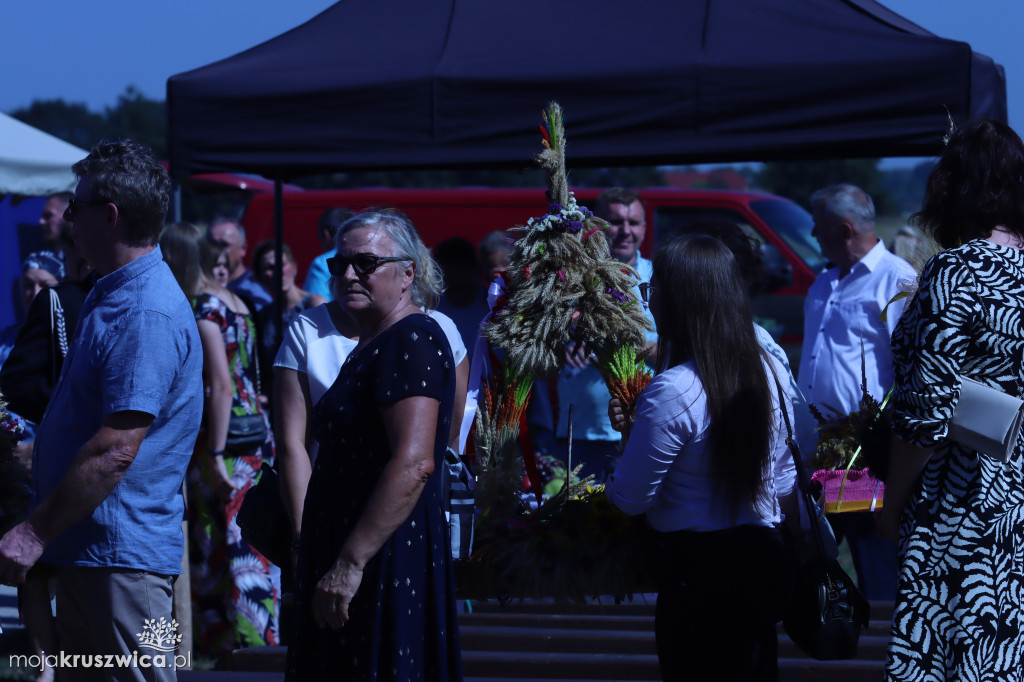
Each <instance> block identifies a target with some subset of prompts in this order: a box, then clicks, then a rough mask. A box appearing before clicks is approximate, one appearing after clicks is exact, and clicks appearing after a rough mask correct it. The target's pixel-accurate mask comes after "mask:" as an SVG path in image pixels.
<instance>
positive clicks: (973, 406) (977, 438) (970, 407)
mask: <svg viewBox="0 0 1024 682" xmlns="http://www.w3.org/2000/svg"><path fill="white" fill-rule="evenodd" d="M961 382H962V383H961V386H960V402H958V403H957V406H956V410H954V412H953V419H952V420H951V421H950V424H949V437H950V438H951V439H953V440H955V441H956V442H957V443H959V444H960V445H963V446H964V447H967V448H970V449H971V450H975V451H977V452H980V453H982V454H985V455H988V456H989V457H992V458H993V459H997V460H999V461H1000V462H1005V461H1006V460H1008V459H1009V458H1010V454H1011V453H1013V449H1014V447H1016V445H1017V437H1018V436H1019V435H1020V425H1021V419H1022V417H1024V400H1021V399H1020V398H1017V397H1014V396H1012V395H1007V394H1006V393H1003V392H1002V391H1000V390H999V389H996V388H992V387H991V386H988V385H986V384H982V383H979V382H977V381H975V380H974V379H968V378H967V377H963V378H962V379H961Z"/></svg>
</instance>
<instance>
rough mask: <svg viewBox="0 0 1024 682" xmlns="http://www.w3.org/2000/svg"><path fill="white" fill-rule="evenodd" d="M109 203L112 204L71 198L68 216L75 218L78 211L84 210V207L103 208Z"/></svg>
mask: <svg viewBox="0 0 1024 682" xmlns="http://www.w3.org/2000/svg"><path fill="white" fill-rule="evenodd" d="M108 203H110V202H109V201H104V200H103V199H79V198H78V197H71V198H70V199H68V209H67V214H68V215H72V216H73V215H75V213H76V212H77V211H78V209H80V208H82V207H83V206H102V205H103V204H108Z"/></svg>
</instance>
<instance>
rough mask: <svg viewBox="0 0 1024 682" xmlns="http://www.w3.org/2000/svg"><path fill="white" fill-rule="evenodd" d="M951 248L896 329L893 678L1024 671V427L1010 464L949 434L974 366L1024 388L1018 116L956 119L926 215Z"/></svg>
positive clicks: (1022, 163) (888, 494)
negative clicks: (959, 122) (1008, 120)
mask: <svg viewBox="0 0 1024 682" xmlns="http://www.w3.org/2000/svg"><path fill="white" fill-rule="evenodd" d="M918 219H919V221H920V223H921V225H922V226H923V227H924V228H925V229H926V230H928V231H930V232H931V233H932V236H934V237H935V239H936V241H937V242H938V243H939V244H940V245H941V246H943V247H945V249H946V250H945V251H943V252H941V253H939V254H938V255H936V256H935V257H934V258H932V260H931V261H929V263H928V264H927V265H926V266H925V269H924V271H923V272H922V274H921V281H920V286H919V288H918V291H917V295H916V296H915V298H914V300H913V302H912V303H911V304H910V305H909V306H908V308H907V310H906V312H904V314H903V317H902V318H901V319H900V322H899V325H898V326H897V327H896V330H895V332H894V333H893V339H892V347H893V356H894V360H895V363H894V364H895V368H896V384H895V390H894V391H893V432H894V438H893V441H892V451H891V453H890V458H891V471H890V474H889V479H888V481H887V484H886V490H885V507H884V509H883V511H882V515H881V518H880V519H879V524H878V527H879V530H880V532H882V533H883V534H886V535H888V536H889V537H891V538H893V539H896V536H897V535H898V538H899V559H900V564H899V592H898V595H897V599H896V607H895V612H894V614H893V622H892V629H891V635H892V640H891V642H890V644H889V653H888V660H887V675H888V678H889V679H892V680H901V681H902V680H999V681H1000V682H1005V681H1008V680H1017V681H1018V682H1019V681H1020V680H1022V679H1024V564H1022V560H1021V556H1022V555H1021V552H1022V551H1024V439H1020V440H1018V441H1017V446H1016V449H1015V451H1014V452H1013V454H1012V455H1011V456H1010V458H1009V459H1008V461H1006V462H1000V461H997V460H995V459H992V458H990V457H988V456H986V455H983V454H979V453H977V452H973V451H971V450H968V449H967V448H964V447H963V446H961V445H959V444H957V443H955V442H954V441H952V440H948V439H947V438H946V436H947V434H948V423H949V420H950V417H951V415H952V414H953V411H954V409H955V408H956V405H957V401H958V400H959V396H960V385H961V377H971V378H973V379H975V380H977V381H981V382H983V383H985V384H988V385H989V386H992V387H994V388H998V389H1000V390H1002V391H1004V392H1006V393H1008V394H1010V395H1015V396H1021V395H1022V391H1021V385H1022V382H1021V378H1022V362H1021V352H1022V349H1024V251H1022V250H1021V248H1022V247H1024V145H1022V143H1021V139H1020V138H1019V137H1018V136H1017V134H1016V133H1014V131H1013V130H1011V129H1010V128H1009V127H1008V126H1007V125H1005V124H1003V123H999V122H997V121H987V120H982V121H974V122H971V123H967V124H965V125H963V126H962V127H960V128H959V129H957V130H955V131H954V132H953V133H952V135H951V137H950V139H949V142H948V144H947V146H946V150H945V153H944V154H943V155H942V158H941V159H940V160H939V163H938V165H937V166H936V168H935V170H934V171H933V172H932V174H931V177H930V178H929V180H928V188H927V197H926V199H925V203H924V207H923V208H922V210H921V212H920V213H919V214H918Z"/></svg>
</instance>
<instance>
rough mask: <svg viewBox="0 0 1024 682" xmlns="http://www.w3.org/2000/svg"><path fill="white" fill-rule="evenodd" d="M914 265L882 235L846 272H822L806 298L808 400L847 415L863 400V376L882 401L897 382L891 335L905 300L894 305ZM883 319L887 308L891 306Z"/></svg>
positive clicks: (803, 362) (803, 363) (801, 377)
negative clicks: (892, 249)
mask: <svg viewBox="0 0 1024 682" xmlns="http://www.w3.org/2000/svg"><path fill="white" fill-rule="evenodd" d="M916 277H917V273H916V272H914V268H912V267H911V266H910V264H909V263H907V262H906V261H905V260H903V259H902V258H900V257H899V256H896V255H894V254H892V253H890V252H889V251H888V250H887V249H886V248H885V244H883V243H882V241H881V240H879V241H878V243H877V244H875V246H874V248H872V249H871V250H870V251H868V253H867V254H866V255H865V256H864V257H863V258H861V259H860V260H859V261H857V262H856V263H855V264H854V265H853V267H852V268H850V272H849V274H848V275H846V277H843V278H842V279H840V278H839V268H838V267H832V268H829V269H828V270H826V271H825V272H823V273H821V274H820V275H818V278H817V279H815V280H814V284H812V285H811V288H810V290H809V291H808V292H807V298H806V299H805V300H804V345H803V351H802V353H801V355H800V372H799V374H798V375H797V379H798V381H799V383H800V390H802V391H803V392H804V397H805V398H806V399H807V402H808V403H810V404H812V405H815V406H817V407H818V409H819V410H821V412H822V414H824V415H825V416H826V417H832V416H834V415H833V411H835V412H836V413H838V414H839V415H841V416H845V415H847V414H849V413H851V412H853V411H854V410H856V409H858V407H859V406H860V400H861V396H862V395H863V390H862V389H861V384H862V373H863V377H866V379H867V390H868V393H870V394H871V396H872V397H874V398H875V400H879V401H881V400H882V399H883V398H884V397H885V394H886V393H887V392H888V391H889V389H890V388H891V387H892V383H893V378H894V376H893V367H892V349H891V348H890V347H889V338H890V337H891V336H892V331H893V329H895V328H896V322H897V320H899V317H900V315H901V314H902V313H903V306H904V304H905V301H902V300H901V301H896V302H894V303H892V305H889V301H890V299H892V297H893V296H895V295H896V294H898V293H900V283H901V282H904V281H906V282H913V281H914V280H915V279H916ZM887 305H888V310H887V311H886V319H885V320H882V311H883V310H886V306H887Z"/></svg>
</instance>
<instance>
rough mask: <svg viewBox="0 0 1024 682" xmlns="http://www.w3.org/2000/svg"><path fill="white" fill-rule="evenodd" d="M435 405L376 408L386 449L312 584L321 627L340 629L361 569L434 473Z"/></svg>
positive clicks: (415, 402)
mask: <svg viewBox="0 0 1024 682" xmlns="http://www.w3.org/2000/svg"><path fill="white" fill-rule="evenodd" d="M438 409H439V403H438V401H437V400H435V399H433V398H427V397H425V396H412V397H409V398H404V399H402V400H399V401H398V402H397V403H394V404H393V405H388V406H386V407H384V408H383V409H382V415H383V418H384V429H385V432H386V435H387V439H388V442H389V443H390V445H391V452H392V455H391V460H390V461H389V462H388V463H387V465H385V467H384V471H383V472H382V473H381V476H380V479H379V480H378V481H377V487H376V488H374V491H373V493H372V494H371V496H370V501H369V502H368V503H367V505H366V508H365V509H364V510H363V513H362V515H361V516H360V517H359V520H358V521H357V522H356V525H355V527H353V529H352V532H351V533H350V534H349V536H348V538H347V539H346V540H345V544H344V545H342V548H341V552H340V553H339V555H338V559H337V560H336V561H335V562H334V565H333V566H332V567H331V569H330V570H329V571H328V572H327V573H326V574H325V575H324V576H323V578H321V579H320V581H319V582H318V583H317V587H316V592H315V594H314V598H313V616H314V618H316V621H317V623H318V624H319V625H320V626H321V627H332V628H339V627H342V626H343V625H344V624H345V622H346V621H347V620H348V605H349V603H350V602H351V601H352V597H353V596H355V593H356V590H358V589H359V584H360V583H361V582H362V574H363V568H364V567H365V566H366V564H367V562H369V561H370V559H371V558H372V557H373V556H374V555H375V554H376V553H377V552H378V551H380V548H381V547H383V546H384V543H385V542H387V540H388V538H390V537H391V535H392V534H393V533H394V532H395V530H397V529H398V527H399V526H401V525H402V523H404V522H405V520H406V519H407V518H408V517H409V514H410V513H411V512H412V510H413V507H414V506H415V505H416V502H417V501H418V500H419V497H420V494H421V493H422V492H423V487H424V486H425V485H426V482H427V479H429V478H430V475H431V474H432V473H433V472H434V436H435V435H436V432H437V414H438Z"/></svg>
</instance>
